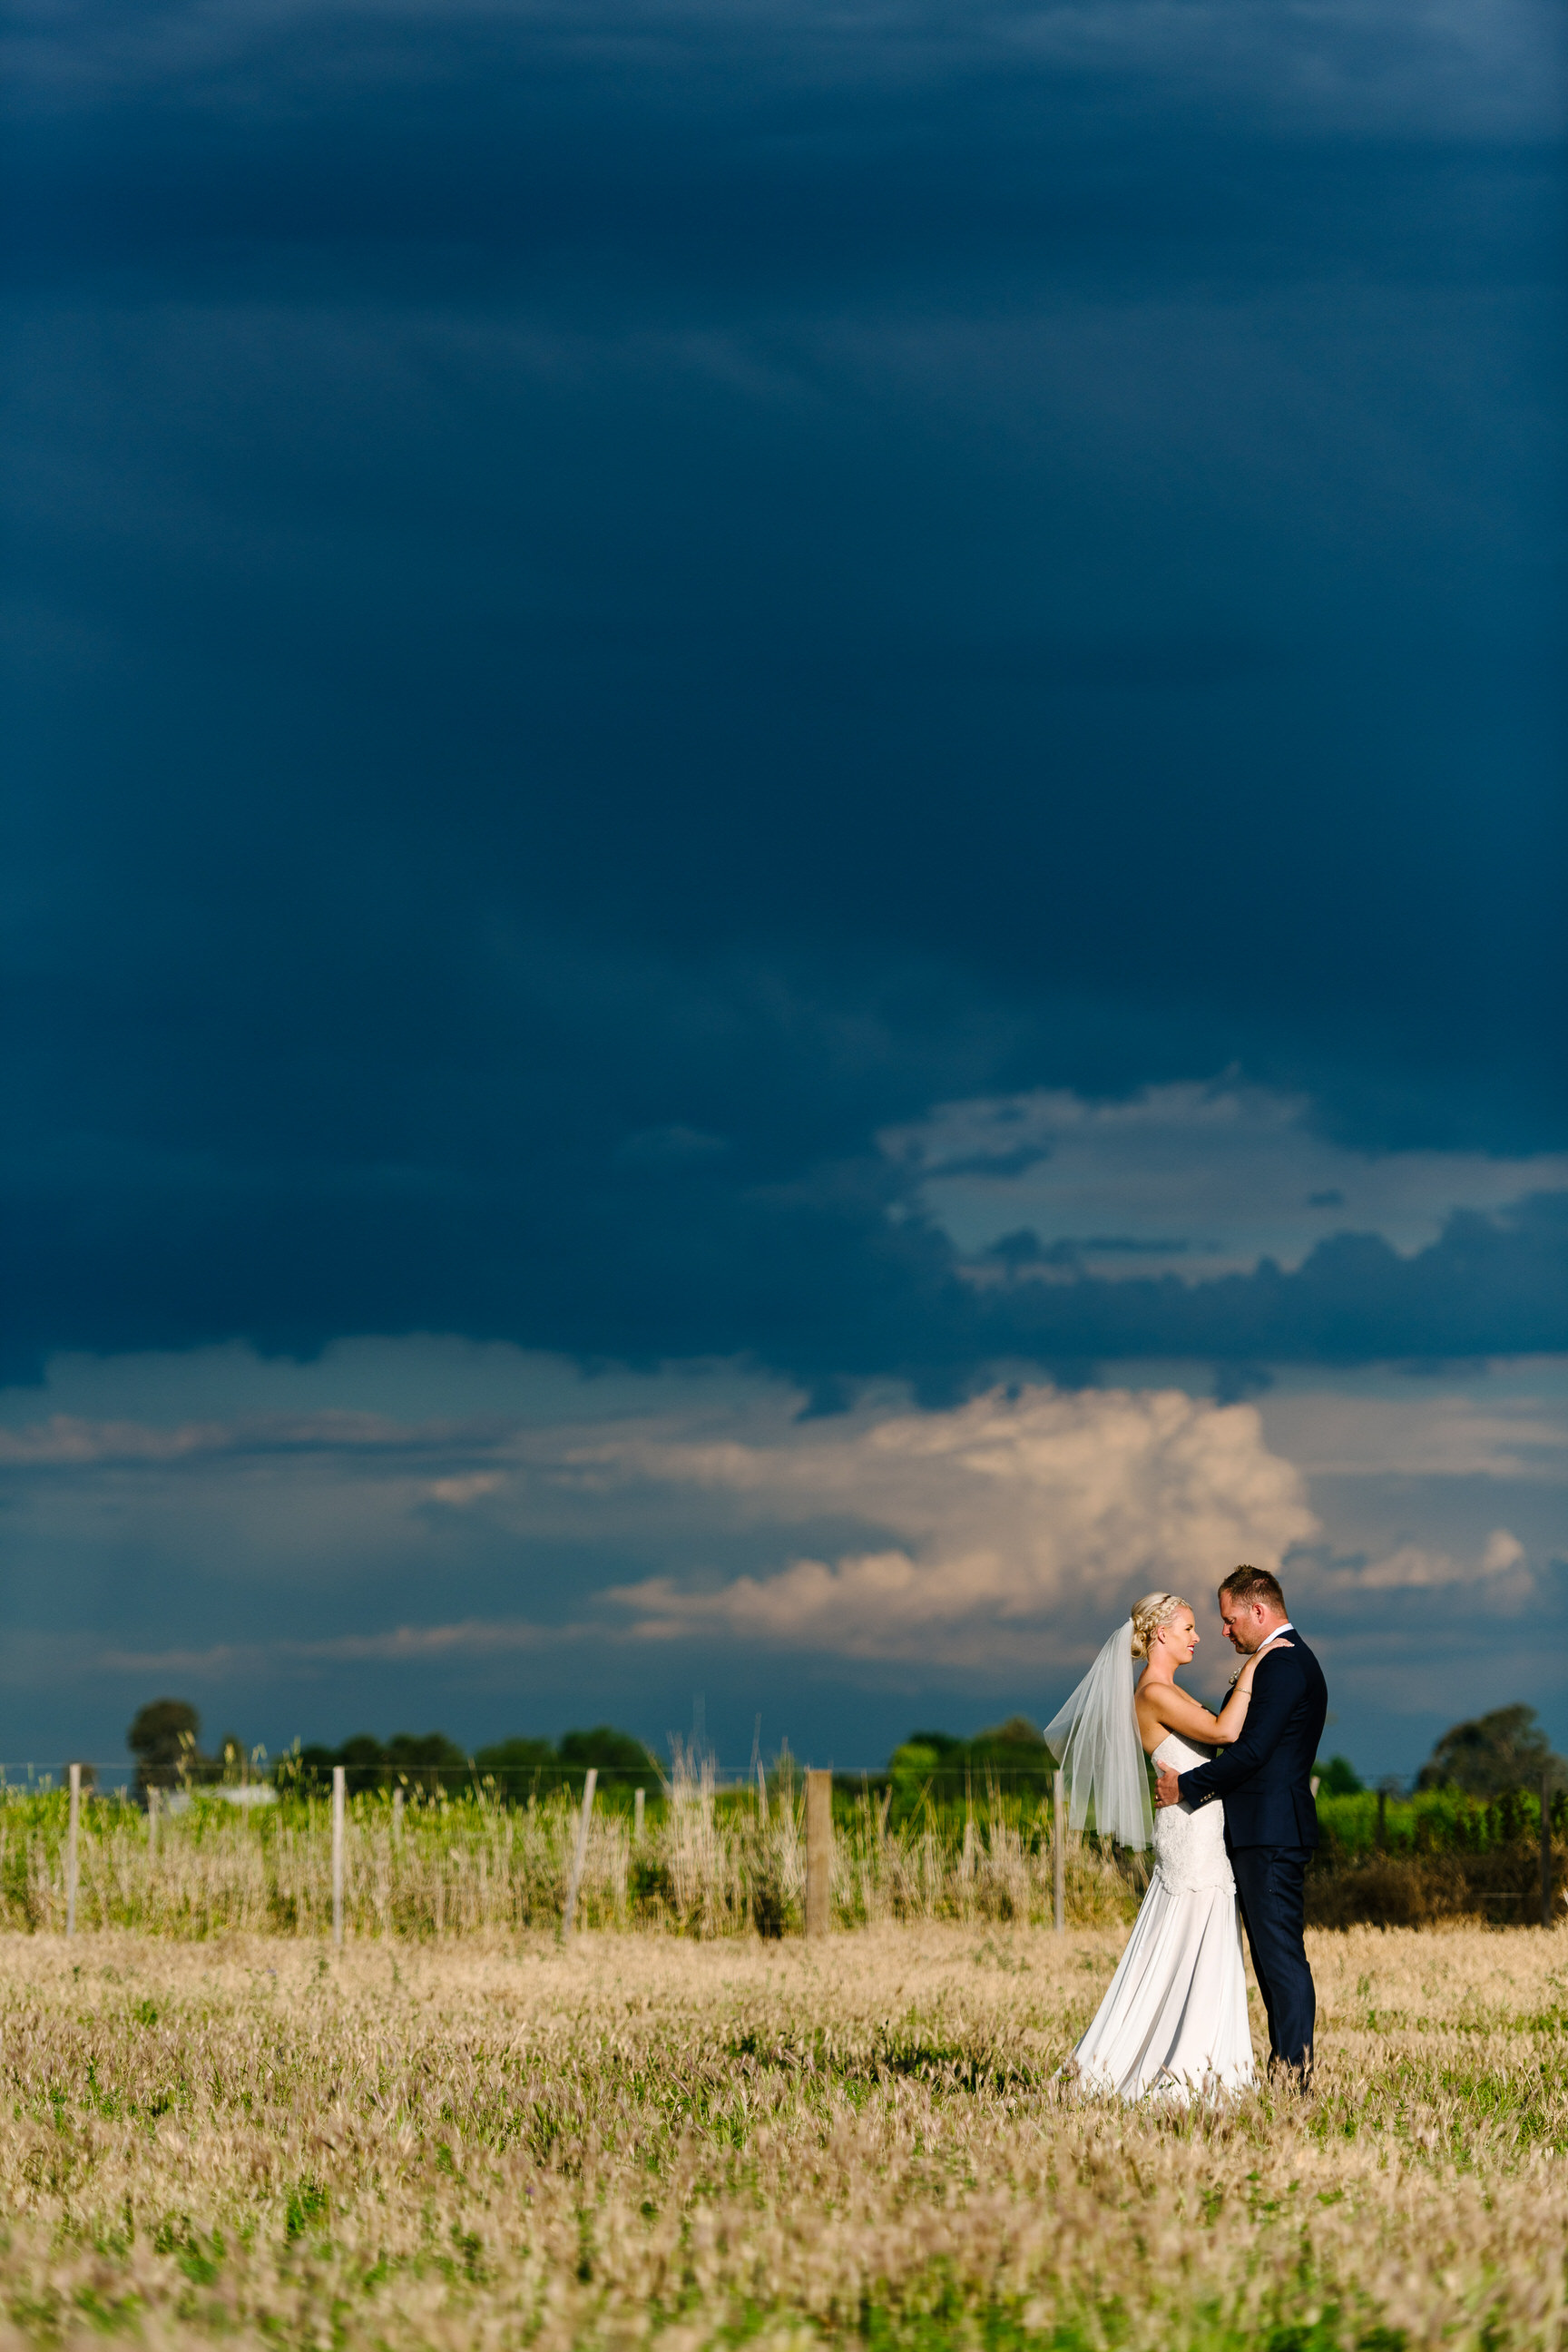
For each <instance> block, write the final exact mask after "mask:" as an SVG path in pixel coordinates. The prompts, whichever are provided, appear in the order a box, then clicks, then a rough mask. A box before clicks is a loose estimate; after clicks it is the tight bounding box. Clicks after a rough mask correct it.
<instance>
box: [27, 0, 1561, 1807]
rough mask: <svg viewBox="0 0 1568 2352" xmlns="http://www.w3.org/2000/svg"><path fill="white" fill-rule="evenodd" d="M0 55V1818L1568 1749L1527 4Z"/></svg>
mask: <svg viewBox="0 0 1568 2352" xmlns="http://www.w3.org/2000/svg"><path fill="white" fill-rule="evenodd" d="M5 64H6V73H5V89H6V96H5V101H4V103H5V110H6V120H5V123H4V126H3V128H4V134H5V135H4V147H5V163H4V166H3V171H4V179H3V183H0V219H3V226H4V257H5V265H4V266H5V282H4V295H3V299H4V314H3V336H4V346H5V418H4V425H5V431H4V444H5V456H4V459H3V467H4V473H3V480H0V495H3V499H4V530H5V594H4V604H3V606H0V641H3V646H4V664H5V719H4V725H5V741H6V745H7V768H8V771H9V774H10V778H11V782H10V785H9V788H8V791H7V795H6V810H7V814H6V832H5V910H6V923H5V936H6V942H7V944H6V950H5V954H6V971H5V1004H6V1020H5V1055H6V1057H7V1066H6V1069H5V1080H4V1084H5V1103H6V1107H7V1114H8V1116H7V1118H6V1122H5V1125H6V1130H7V1144H6V1156H5V1179H4V1181H5V1202H4V1230H5V1253H6V1266H5V1335H4V1338H5V1346H4V1373H3V1377H4V1379H5V1382H6V1383H7V1385H6V1386H5V1389H4V1391H3V1392H0V1481H3V1484H0V1493H3V1495H4V1502H5V1509H4V1516H3V1517H0V1526H3V1527H4V1528H5V1536H6V1540H5V1549H4V1574H5V1595H4V1612H5V1614H4V1622H5V1628H6V1634H7V1639H6V1641H5V1645H4V1649H5V1660H4V1664H3V1665H0V1721H3V1723H4V1726H5V1727H4V1729H3V1730H0V1756H3V1757H4V1758H5V1759H26V1758H27V1757H29V1756H31V1757H35V1758H37V1757H39V1756H42V1757H44V1758H46V1759H48V1760H51V1761H57V1760H58V1755H60V1754H63V1753H64V1752H66V1749H67V1748H68V1747H74V1748H75V1749H76V1750H77V1751H78V1752H81V1751H83V1750H84V1749H85V1750H87V1751H89V1752H91V1753H93V1754H95V1755H97V1756H100V1757H101V1758H103V1759H110V1758H111V1757H113V1756H114V1755H115V1754H116V1753H118V1752H119V1751H120V1743H121V1734H122V1730H123V1727H124V1723H125V1721H126V1719H127V1718H128V1717H129V1715H130V1713H131V1712H132V1709H133V1707H134V1706H136V1705H138V1704H139V1703H140V1702H141V1701H142V1699H144V1698H147V1697H149V1696H154V1695H156V1694H157V1693H158V1692H161V1691H163V1690H165V1689H170V1690H175V1691H178V1692H181V1693H184V1694H186V1695H188V1696H192V1697H194V1698H195V1700H196V1701H197V1703H198V1704H199V1705H200V1706H201V1707H202V1709H203V1712H204V1716H205V1718H206V1721H207V1724H208V1727H209V1730H211V1731H214V1732H216V1731H217V1730H218V1729H219V1728H228V1727H233V1728H235V1729H237V1731H238V1732H239V1733H240V1734H241V1735H242V1736H243V1737H244V1738H247V1739H250V1740H258V1741H265V1742H266V1743H267V1744H268V1746H269V1747H271V1748H278V1747H279V1746H281V1745H284V1744H286V1743H287V1742H288V1740H289V1739H290V1738H293V1737H294V1736H295V1735H296V1734H297V1733H298V1734H300V1735H302V1736H303V1737H305V1738H313V1737H314V1738H323V1737H324V1738H341V1737H342V1736H343V1735H344V1734H346V1733H347V1732H349V1731H351V1730H353V1729H355V1728H357V1727H361V1726H362V1725H369V1726H371V1727H377V1728H380V1729H381V1730H383V1731H386V1730H389V1729H391V1728H393V1727H395V1726H402V1725H405V1724H406V1725H409V1726H413V1727H424V1726H426V1724H428V1723H431V1722H439V1723H441V1724H442V1725H443V1726H444V1727H446V1728H447V1730H449V1731H450V1732H452V1733H453V1734H454V1735H455V1736H457V1737H458V1738H461V1739H464V1740H465V1741H468V1742H474V1743H477V1742H478V1741H479V1740H482V1739H484V1738H493V1737H496V1736H499V1735H501V1734H504V1733H506V1732H509V1731H513V1730H546V1731H552V1732H554V1731H559V1730H560V1729H562V1728H563V1727H565V1726H566V1725H568V1724H570V1723H573V1722H581V1721H583V1720H584V1719H587V1720H593V1719H597V1718H598V1717H603V1716H605V1715H609V1716H612V1717H616V1719H618V1720H621V1721H624V1722H626V1723H628V1724H629V1725H630V1726H631V1727H633V1728H636V1729H637V1730H639V1731H641V1732H643V1733H644V1734H645V1735H646V1736H647V1737H648V1738H651V1739H652V1740H654V1741H655V1742H656V1743H657V1744H659V1745H662V1743H663V1739H664V1737H665V1735H666V1734H667V1733H668V1731H670V1730H678V1731H683V1732H684V1731H686V1730H688V1729H689V1727H690V1721H691V1716H692V1709H693V1702H694V1700H696V1699H698V1698H700V1699H701V1700H702V1702H703V1705H704V1710H705V1721H706V1726H707V1728H708V1731H709V1733H710V1736H711V1737H712V1738H713V1739H714V1741H715V1743H716V1744H717V1746H718V1748H719V1749H720V1752H721V1757H723V1758H725V1759H731V1758H735V1759H738V1760H741V1761H743V1760H744V1757H745V1754H746V1753H747V1751H748V1750H749V1749H750V1747H751V1743H752V1729H753V1720H754V1717H756V1716H757V1714H759V1713H760V1714H761V1715H762V1717H763V1730H762V1738H763V1745H764V1747H771V1746H773V1745H774V1744H776V1741H777V1739H778V1738H779V1737H781V1736H784V1735H787V1736H788V1737H789V1738H791V1741H792V1744H793V1745H794V1746H795V1748H796V1751H797V1752H805V1753H808V1754H810V1755H813V1756H815V1757H816V1759H817V1760H827V1759H828V1758H830V1757H831V1758H833V1759H836V1760H837V1761H839V1762H841V1763H842V1762H857V1763H858V1762H863V1761H868V1760H875V1759H878V1758H879V1757H880V1756H882V1755H883V1754H885V1752H886V1751H887V1749H888V1748H889V1746H890V1745H891V1744H892V1742H893V1741H894V1740H895V1739H896V1738H898V1737H900V1735H901V1734H902V1732H903V1731H904V1730H906V1729H907V1728H908V1727H909V1726H910V1723H911V1722H912V1721H914V1720H917V1719H924V1720H927V1721H930V1720H933V1719H934V1720H936V1721H939V1722H942V1721H945V1722H947V1723H949V1724H951V1725H952V1727H954V1728H970V1727H974V1726H975V1725H977V1724H979V1723H982V1722H984V1721H987V1720H994V1719H995V1717H998V1716H999V1715H1001V1714H1005V1713H1006V1712H1009V1711H1011V1710H1012V1709H1014V1708H1020V1709H1022V1710H1024V1711H1026V1712H1027V1713H1029V1714H1030V1715H1032V1716H1033V1717H1035V1718H1036V1719H1037V1720H1040V1719H1042V1718H1043V1717H1045V1716H1046V1715H1047V1714H1048V1713H1049V1712H1050V1711H1051V1709H1052V1707H1053V1706H1055V1704H1056V1703H1057V1701H1058V1699H1059V1697H1060V1696H1061V1695H1062V1692H1063V1691H1064V1689H1065V1687H1066V1686H1067V1685H1068V1682H1070V1681H1071V1680H1072V1679H1073V1678H1074V1675H1075V1673H1076V1670H1077V1666H1078V1663H1079V1660H1080V1659H1081V1658H1082V1656H1083V1655H1085V1654H1087V1651H1088V1649H1089V1647H1091V1646H1092V1645H1093V1644H1094V1643H1095V1641H1096V1640H1097V1639H1098V1636H1099V1632H1100V1629H1102V1628H1103V1626H1105V1625H1106V1624H1108V1623H1109V1622H1111V1620H1112V1618H1113V1616H1114V1614H1115V1612H1117V1611H1119V1610H1120V1609H1121V1608H1123V1607H1124V1606H1125V1605H1126V1602H1127V1601H1128V1600H1129V1599H1130V1598H1131V1597H1135V1596H1136V1594H1137V1593H1138V1592H1140V1591H1142V1590H1144V1589H1145V1588H1146V1587H1148V1586H1151V1585H1153V1584H1179V1585H1180V1586H1181V1588H1182V1589H1184V1590H1190V1591H1193V1592H1194V1597H1200V1598H1201V1597H1202V1596H1204V1595H1205V1594H1206V1593H1207V1592H1208V1591H1209V1590H1210V1588H1212V1585H1213V1583H1214V1581H1215V1575H1216V1574H1217V1573H1218V1572H1220V1571H1223V1570H1224V1569H1225V1568H1226V1567H1227V1566H1229V1565H1230V1564H1231V1563H1232V1561H1233V1560H1234V1559H1237V1558H1241V1557H1254V1558H1263V1557H1267V1558H1268V1559H1271V1560H1276V1561H1282V1562H1283V1563H1284V1567H1285V1571H1286V1573H1287V1577H1288V1580H1289V1591H1290V1592H1291V1595H1292V1601H1293V1605H1294V1606H1295V1607H1296V1608H1297V1610H1298V1612H1299V1613H1300V1617H1301V1619H1302V1622H1303V1623H1304V1624H1306V1625H1308V1626H1309V1628H1310V1631H1311V1633H1312V1634H1313V1635H1314V1637H1315V1638H1317V1639H1318V1641H1319V1644H1320V1647H1321V1650H1322V1653H1323V1655H1324V1657H1325V1660H1326V1662H1327V1664H1328V1666H1329V1670H1330V1675H1331V1684H1332V1685H1333V1689H1334V1704H1335V1707H1336V1713H1337V1716H1338V1722H1337V1725H1336V1727H1335V1730H1334V1732H1333V1734H1332V1735H1331V1744H1338V1745H1340V1746H1342V1747H1344V1748H1348V1749H1349V1751H1350V1752H1351V1753H1352V1756H1354V1757H1355V1758H1356V1759H1357V1760H1358V1761H1359V1762H1361V1763H1362V1764H1363V1767H1364V1768H1365V1769H1376V1770H1390V1769H1398V1770H1405V1769H1412V1768H1413V1767H1414V1766H1415V1764H1416V1763H1418V1762H1419V1760H1420V1759H1421V1757H1422V1755H1423V1754H1424V1753H1425V1751H1426V1747H1427V1746H1428V1744H1429V1742H1430V1740H1431V1738H1432V1737H1433V1736H1434V1734H1435V1733H1436V1731H1437V1730H1440V1729H1441V1728H1442V1727H1444V1726H1445V1725H1446V1724H1447V1722H1449V1721H1451V1720H1452V1719H1454V1717H1456V1716H1458V1715H1460V1714H1463V1713H1466V1712H1469V1711H1472V1710H1473V1709H1474V1708H1476V1707H1479V1706H1485V1705H1497V1704H1500V1703H1503V1702H1505V1701H1507V1700H1510V1699H1513V1698H1516V1697H1518V1698H1524V1699H1528V1700H1529V1701H1531V1703H1533V1704H1535V1705H1537V1706H1540V1707H1541V1708H1542V1714H1543V1717H1545V1719H1546V1720H1547V1722H1548V1725H1549V1727H1550V1728H1552V1731H1553V1734H1554V1736H1555V1737H1556V1738H1557V1739H1558V1740H1559V1742H1560V1743H1561V1742H1564V1741H1568V1686H1565V1685H1568V1670H1565V1668H1564V1666H1563V1658H1564V1656H1565V1655H1568V1640H1565V1638H1564V1637H1565V1636H1568V1605H1565V1604H1568V1508H1565V1501H1568V1105H1565V1100H1564V1090H1563V1037H1564V978H1565V972H1564V963H1565V954H1568V951H1565V945H1564V942H1565V939H1568V926H1565V925H1564V923H1563V911H1562V910H1563V882H1564V866H1565V859H1564V849H1565V842H1564V831H1565V818H1564V808H1565V803H1564V796H1563V782H1562V777H1563V767H1562V762H1563V735H1564V730H1563V694H1562V677H1561V649H1562V641H1563V592H1562V579H1561V571H1562V561H1561V560H1562V552H1563V495H1562V494H1563V436H1562V425H1561V414H1562V384H1563V183H1564V174H1563V146H1562V137H1563V120H1562V112H1563V110H1562V104H1561V100H1562V58H1561V55H1560V51H1559V47H1558V36H1557V32H1556V29H1555V23H1554V19H1553V18H1552V16H1551V14H1550V13H1549V12H1548V11H1547V10H1546V9H1545V8H1543V7H1540V6H1537V5H1533V0H1492V5H1486V6H1482V7H1477V6H1469V7H1464V8H1461V7H1458V6H1455V5H1432V0H1427V5H1415V0H1357V5H1353V6H1352V5H1332V0H1322V5H1301V6H1299V7H1295V8H1290V9H1284V8H1281V7H1279V6H1278V5H1273V0H1268V5H1265V0H1215V5H1198V4H1197V0H1182V5H1177V6H1171V5H1163V0H1162V4H1161V5H1155V0H1085V5H1056V6H1050V5H1008V4H1003V0H996V4H992V0H976V5H973V6H971V7H969V8H967V9H958V8H952V7H949V6H945V5H919V0H877V5H873V0H846V5H835V6H833V7H831V8H829V7H826V6H823V5H789V0H754V5H742V0H727V5H717V0H714V4H713V5H705V0H690V5H673V0H645V5H637V0H574V5H571V6H569V7H566V6H559V7H558V6H552V5H526V0H513V4H512V5H509V0H496V4H495V5H485V6H479V5H466V0H444V5H441V6H439V7H437V6H434V5H427V0H401V5H397V0H358V5H352V6H351V5H343V0H300V5H292V6H289V7H278V6H269V7H267V8H262V7H260V6H258V5H254V0H226V5H187V6H168V7H159V6H155V5H130V6H126V5H119V0H117V5H113V6H110V5H105V0H79V5H67V4H66V0H61V5H46V4H45V0H34V5H26V0H24V5H21V6H19V7H18V8H17V9H16V11H15V12H14V14H13V15H12V16H11V18H10V21H9V29H8V31H7V32H6V34H5ZM1205 1610H1206V1611H1207V1612H1208V1613H1207V1614H1206V1615H1205V1624H1206V1625H1207V1626H1208V1630H1209V1632H1210V1633H1211V1635H1212V1634H1213V1633H1215V1630H1216V1628H1215V1625H1214V1623H1213V1622H1212V1610H1210V1609H1209V1605H1208V1603H1207V1602H1206V1601H1205ZM1217 1647H1218V1644H1217V1642H1215V1641H1211V1646H1210V1650H1209V1652H1208V1653H1206V1654H1205V1658H1206V1662H1207V1664H1209V1665H1210V1666H1213V1665H1214V1664H1215V1660H1214V1655H1213V1653H1214V1651H1215V1650H1216V1649H1217ZM1198 1679H1199V1683H1200V1685H1202V1684H1203V1682H1204V1671H1203V1668H1202V1667H1201V1666H1200V1670H1199V1675H1198ZM1210 1679H1211V1680H1212V1675H1211V1676H1210Z"/></svg>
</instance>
